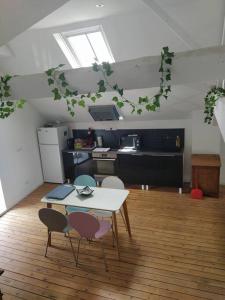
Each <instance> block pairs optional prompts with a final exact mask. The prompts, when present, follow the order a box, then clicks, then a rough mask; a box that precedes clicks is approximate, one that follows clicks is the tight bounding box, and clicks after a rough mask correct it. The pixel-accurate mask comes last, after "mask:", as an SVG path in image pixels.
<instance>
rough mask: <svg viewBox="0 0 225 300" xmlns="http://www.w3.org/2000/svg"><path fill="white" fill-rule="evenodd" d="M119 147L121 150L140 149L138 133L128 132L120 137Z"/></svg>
mask: <svg viewBox="0 0 225 300" xmlns="http://www.w3.org/2000/svg"><path fill="white" fill-rule="evenodd" d="M120 148H121V150H122V151H123V149H124V151H126V150H128V151H132V150H133V151H137V150H140V136H139V135H138V134H128V135H126V136H123V137H121V139H120Z"/></svg>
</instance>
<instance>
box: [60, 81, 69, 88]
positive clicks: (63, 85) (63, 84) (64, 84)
mask: <svg viewBox="0 0 225 300" xmlns="http://www.w3.org/2000/svg"><path fill="white" fill-rule="evenodd" d="M61 85H62V87H66V86H68V85H69V84H68V83H67V82H66V81H62V84H61Z"/></svg>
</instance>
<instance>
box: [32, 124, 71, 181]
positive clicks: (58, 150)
mask: <svg viewBox="0 0 225 300" xmlns="http://www.w3.org/2000/svg"><path fill="white" fill-rule="evenodd" d="M37 132H38V141H39V148H40V155H41V164H42V171H43V176H44V181H45V182H53V183H63V182H64V181H65V177H64V169H63V160H62V150H63V149H64V148H66V142H67V139H68V128H67V127H66V126H59V127H42V128H38V129H37Z"/></svg>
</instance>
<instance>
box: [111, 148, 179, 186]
mask: <svg viewBox="0 0 225 300" xmlns="http://www.w3.org/2000/svg"><path fill="white" fill-rule="evenodd" d="M117 175H118V176H119V177H120V178H121V179H122V180H123V181H124V182H125V183H128V184H144V185H150V186H173V187H183V155H182V154H181V153H178V154H176V153H175V154H174V153H169V154H164V153H163V154H160V153H158V154H157V153H133V154H119V155H118V157H117Z"/></svg>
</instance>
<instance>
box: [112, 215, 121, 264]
mask: <svg viewBox="0 0 225 300" xmlns="http://www.w3.org/2000/svg"><path fill="white" fill-rule="evenodd" d="M112 217H113V226H114V233H115V240H116V248H117V253H118V258H119V259H120V249H119V237H118V228H117V220H116V212H113V213H112Z"/></svg>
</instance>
